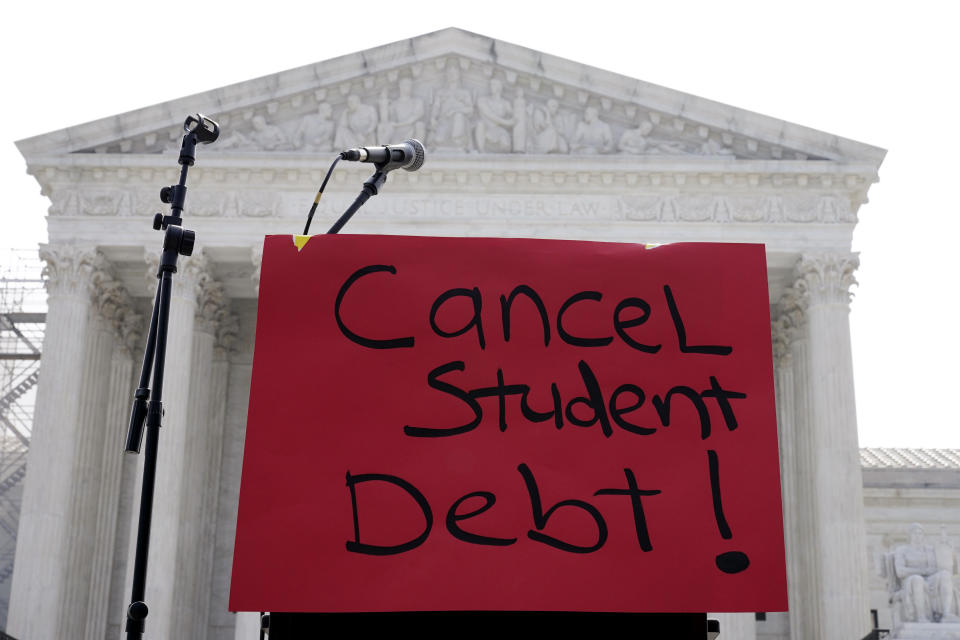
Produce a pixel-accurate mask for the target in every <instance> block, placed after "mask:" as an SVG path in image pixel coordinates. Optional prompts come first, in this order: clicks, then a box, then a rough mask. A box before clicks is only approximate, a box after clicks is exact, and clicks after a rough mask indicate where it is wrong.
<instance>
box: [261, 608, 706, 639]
mask: <svg viewBox="0 0 960 640" xmlns="http://www.w3.org/2000/svg"><path fill="white" fill-rule="evenodd" d="M331 629H349V630H350V633H351V634H353V635H354V636H357V634H360V635H359V637H373V636H372V635H371V636H368V635H367V634H380V633H383V634H390V635H393V636H396V635H398V634H401V635H402V634H404V633H405V632H406V633H410V634H415V637H418V638H450V637H455V636H456V635H457V634H458V630H463V631H467V630H469V632H470V634H471V635H476V634H487V633H489V634H497V635H501V634H503V633H504V632H505V631H507V630H509V629H515V630H518V631H519V630H521V629H525V630H532V631H535V632H536V634H537V636H538V637H544V636H550V635H554V636H556V637H567V638H570V637H577V636H581V634H583V637H592V636H593V634H595V633H596V632H598V631H599V632H603V631H610V630H613V629H629V630H630V635H631V637H635V638H641V639H642V638H651V639H653V638H670V639H671V640H704V638H706V637H707V614H705V613H584V612H553V611H551V612H542V611H413V612H390V613H272V614H270V640H303V639H305V638H315V637H320V635H321V634H323V633H325V632H327V631H329V630H331ZM588 634H589V635H588Z"/></svg>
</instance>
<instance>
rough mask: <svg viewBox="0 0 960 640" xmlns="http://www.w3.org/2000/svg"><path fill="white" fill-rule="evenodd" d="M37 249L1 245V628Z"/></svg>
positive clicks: (42, 303)
mask: <svg viewBox="0 0 960 640" xmlns="http://www.w3.org/2000/svg"><path fill="white" fill-rule="evenodd" d="M41 270H42V265H41V262H40V259H39V257H38V256H37V252H36V250H20V249H6V250H2V251H0V628H5V627H6V620H7V610H8V607H9V602H10V578H11V576H12V575H13V560H14V553H15V551H16V547H17V526H18V524H19V519H20V502H21V498H22V495H23V478H24V476H25V475H26V473H27V451H28V449H29V447H30V431H31V428H32V425H33V410H34V402H35V398H36V389H37V381H38V380H39V378H40V349H41V346H42V344H43V330H44V325H45V322H46V293H45V291H44V288H43V281H42V279H41Z"/></svg>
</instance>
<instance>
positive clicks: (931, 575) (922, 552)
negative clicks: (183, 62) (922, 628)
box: [884, 524, 960, 626]
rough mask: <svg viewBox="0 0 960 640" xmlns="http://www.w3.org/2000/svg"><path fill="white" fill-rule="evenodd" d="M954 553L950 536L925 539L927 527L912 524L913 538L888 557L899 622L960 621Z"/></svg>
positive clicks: (888, 574) (886, 563) (892, 600)
mask: <svg viewBox="0 0 960 640" xmlns="http://www.w3.org/2000/svg"><path fill="white" fill-rule="evenodd" d="M954 569H955V563H954V553H953V549H952V548H951V547H950V544H949V542H948V541H947V540H946V536H945V535H944V536H943V540H941V541H940V543H939V544H937V545H935V546H934V545H930V544H927V543H926V542H925V541H924V536H923V527H922V526H921V525H919V524H912V525H910V541H909V542H908V543H907V544H902V545H900V546H898V547H896V548H895V549H894V550H893V552H892V553H888V554H886V555H885V557H884V574H885V575H886V577H887V585H888V588H889V590H890V603H891V604H892V605H893V614H894V621H895V626H899V625H900V624H901V623H903V622H960V617H958V615H957V613H958V611H957V604H958V603H957V593H956V591H955V589H954Z"/></svg>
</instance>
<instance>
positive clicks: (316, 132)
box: [293, 102, 336, 151]
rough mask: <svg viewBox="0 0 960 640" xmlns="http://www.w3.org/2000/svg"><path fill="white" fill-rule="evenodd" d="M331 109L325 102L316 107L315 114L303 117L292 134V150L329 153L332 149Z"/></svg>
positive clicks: (333, 128) (333, 127) (332, 125)
mask: <svg viewBox="0 0 960 640" xmlns="http://www.w3.org/2000/svg"><path fill="white" fill-rule="evenodd" d="M335 128H336V125H335V124H334V122H333V109H332V108H331V107H330V105H329V104H328V103H326V102H321V103H320V104H319V105H317V112H316V113H312V114H310V115H306V116H304V117H303V118H302V119H301V120H300V124H298V125H297V128H296V129H295V130H294V132H293V147H294V149H302V150H303V151H329V150H330V149H332V148H333V133H334V130H335Z"/></svg>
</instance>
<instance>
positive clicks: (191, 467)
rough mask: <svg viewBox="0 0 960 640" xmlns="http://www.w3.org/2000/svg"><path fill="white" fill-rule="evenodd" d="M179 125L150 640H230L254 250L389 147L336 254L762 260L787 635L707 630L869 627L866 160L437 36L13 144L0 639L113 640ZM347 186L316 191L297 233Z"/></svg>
mask: <svg viewBox="0 0 960 640" xmlns="http://www.w3.org/2000/svg"><path fill="white" fill-rule="evenodd" d="M198 111H199V112H203V113H205V114H207V115H209V116H211V117H213V118H215V119H217V120H218V121H219V122H220V124H221V127H222V130H223V134H222V136H221V139H220V140H219V141H218V142H217V143H215V144H214V145H210V146H203V147H200V148H199V149H198V158H197V165H196V167H194V168H193V169H192V170H191V171H190V176H189V182H188V187H189V192H188V195H187V208H186V213H185V215H184V220H185V223H184V224H185V226H186V227H187V228H190V229H194V230H195V231H196V232H197V238H198V242H197V247H198V248H197V250H196V251H195V254H194V255H193V256H192V257H190V258H185V259H181V268H180V271H179V273H178V274H177V275H176V277H175V279H174V282H175V288H174V299H175V302H174V305H173V307H172V311H171V320H170V345H171V349H170V351H169V352H168V360H167V383H166V386H165V397H164V404H165V406H166V408H167V413H166V416H165V420H164V427H163V430H162V435H161V445H160V459H159V467H158V476H157V480H158V482H157V494H156V501H155V505H154V523H155V525H154V535H153V538H152V540H151V547H150V567H151V570H150V576H149V580H148V593H147V602H148V603H149V604H150V608H151V613H150V616H149V618H148V630H149V632H150V635H151V636H152V637H158V638H174V637H188V638H216V639H221V638H222V639H226V638H234V637H238V638H240V637H253V636H251V635H249V633H250V627H249V626H248V625H249V620H248V619H247V618H244V617H242V616H237V615H235V614H231V613H229V612H228V611H227V608H226V601H227V594H228V588H229V577H230V566H231V560H232V547H233V536H234V523H235V515H236V507H237V493H238V488H239V475H240V463H241V459H242V448H243V434H244V424H245V412H246V403H247V394H248V390H249V382H250V369H251V362H252V347H253V334H254V326H255V317H256V299H257V284H258V277H259V264H260V256H261V253H260V247H261V244H262V240H263V236H264V235H265V234H292V233H299V232H300V230H301V229H302V226H303V222H304V219H305V215H306V212H307V210H308V208H309V206H310V204H311V203H312V201H313V196H314V193H315V191H316V189H317V187H318V186H319V183H320V181H321V179H322V178H323V175H324V172H325V171H326V168H327V165H328V164H329V162H330V161H332V159H333V157H334V152H335V150H339V149H340V148H345V147H352V146H358V145H363V144H373V143H375V142H383V141H388V142H399V141H402V140H403V139H405V138H410V137H417V138H419V139H422V140H423V141H424V143H425V145H426V147H427V149H428V156H427V162H426V164H425V166H424V167H423V168H422V169H421V170H420V171H417V172H415V173H407V172H402V171H395V172H392V173H391V174H390V177H389V179H388V181H387V184H386V187H385V189H384V192H383V194H382V195H380V196H378V197H376V198H373V199H372V200H371V201H370V202H368V203H367V204H366V205H365V207H364V209H363V210H362V211H361V213H360V214H358V215H357V217H356V218H355V219H354V220H352V221H351V222H350V223H349V225H348V227H347V231H348V232H352V233H388V234H417V235H470V236H516V237H541V238H568V239H588V240H603V241H623V242H653V243H656V242H676V241H713V242H762V243H764V244H765V245H766V248H767V263H768V276H769V292H770V305H771V307H770V308H771V317H772V318H773V321H772V327H771V331H772V336H773V341H774V353H775V372H776V389H777V404H778V422H779V436H780V456H781V482H782V490H783V501H784V519H785V529H786V531H787V534H786V541H785V544H786V549H787V564H788V567H787V569H788V576H789V577H788V580H789V598H790V613H789V614H784V615H783V616H781V617H780V618H777V620H778V622H777V623H776V625H773V624H772V623H771V624H770V625H766V627H765V626H764V624H762V623H761V624H756V623H755V622H754V620H753V616H752V614H750V615H748V616H744V615H740V616H728V617H727V618H728V619H729V620H728V626H727V627H726V628H727V629H729V630H730V632H729V635H727V636H726V637H728V638H734V637H737V635H738V634H739V635H740V637H754V636H755V635H756V634H757V633H760V634H761V635H765V637H784V638H786V637H789V638H794V639H804V640H808V639H809V640H819V639H823V640H833V639H837V640H851V639H857V640H859V639H860V638H863V636H864V635H865V634H866V633H867V632H868V631H869V630H870V629H871V628H872V624H871V620H870V610H871V608H873V609H876V608H877V607H878V606H880V605H877V604H876V602H875V600H876V597H875V596H874V595H873V594H874V591H875V589H874V590H872V588H873V587H875V585H873V583H871V582H870V580H871V578H869V576H871V575H873V565H872V564H871V563H872V562H873V560H872V559H871V557H870V556H868V548H870V549H872V548H873V547H872V546H870V545H873V544H874V542H875V540H874V538H873V537H868V534H867V528H866V527H867V524H868V523H869V522H870V521H869V520H865V507H864V504H865V503H864V485H863V479H862V476H861V465H860V458H859V455H860V452H859V449H858V446H857V431H856V413H855V403H854V394H853V370H852V359H851V354H850V331H849V324H848V311H849V302H850V295H851V287H852V285H854V284H855V271H856V268H857V264H858V258H857V256H856V254H854V253H852V252H851V239H852V233H853V229H854V226H855V224H856V222H857V212H858V210H859V208H860V206H861V205H862V204H863V203H865V202H866V201H867V192H868V190H869V188H870V185H872V184H873V183H874V182H876V180H877V171H878V168H879V166H880V163H881V162H882V160H883V157H884V153H885V152H884V151H883V150H882V149H877V148H875V147H871V146H869V145H865V144H861V143H858V142H854V141H851V140H846V139H844V138H840V137H838V136H835V135H831V134H827V133H823V132H819V131H815V130H812V129H808V128H805V127H802V126H799V125H794V124H790V123H786V122H783V121H779V120H775V119H773V118H769V117H765V116H761V115H758V114H755V113H751V112H747V111H744V110H741V109H737V108H734V107H730V106H726V105H721V104H718V103H715V102H711V101H709V100H705V99H702V98H698V97H695V96H690V95H687V94H683V93H680V92H676V91H673V90H669V89H665V88H663V87H659V86H655V85H650V84H647V83H644V82H642V81H640V80H635V79H631V78H626V77H623V76H620V75H617V74H613V73H609V72H606V71H602V70H599V69H595V68H590V67H586V66H584V65H581V64H578V63H575V62H571V61H568V60H563V59H560V58H556V57H553V56H549V55H547V54H543V53H540V52H537V51H532V50H530V49H526V48H523V47H520V46H516V45H512V44H509V43H504V42H500V41H496V40H492V39H489V38H486V37H483V36H479V35H475V34H471V33H468V32H465V31H461V30H458V29H447V30H443V31H439V32H435V33H431V34H427V35H424V36H420V37H417V38H414V39H411V40H406V41H402V42H397V43H393V44H388V45H385V46H382V47H377V48H374V49H370V50H367V51H364V52H360V53H355V54H351V55H348V56H343V57H340V58H335V59H332V60H328V61H325V62H321V63H318V64H315V65H310V66H307V67H302V68H298V69H293V70H290V71H285V72H281V73H278V74H275V75H272V76H267V77H264V78H257V79H253V80H250V81H247V82H243V83H240V84H237V85H231V86H228V87H223V88H219V89H214V90H211V91H209V92H206V93H203V94H199V95H195V96H189V97H186V98H181V99H176V100H172V101H170V102H166V103H162V104H158V105H154V106H150V107H146V108H144V109H140V110H137V111H133V112H130V113H125V114H120V115H117V116H114V117H111V118H106V119H103V120H99V121H95V122H91V123H87V124H83V125H79V126H76V127H71V128H68V129H64V130H61V131H56V132H52V133H49V134H45V135H41V136H37V137H34V138H30V139H27V140H22V141H20V142H19V143H18V146H19V148H20V150H21V152H22V153H23V155H24V157H25V158H26V160H27V164H28V170H29V172H30V173H31V174H32V175H33V176H34V177H35V178H36V179H37V181H38V182H39V183H40V185H41V188H42V192H43V194H44V195H45V196H47V197H48V198H49V200H50V203H51V205H50V209H49V217H48V227H49V242H48V244H47V245H45V246H44V247H43V248H42V250H41V255H42V257H43V259H44V260H45V261H46V264H47V271H46V280H47V287H48V294H49V312H48V316H47V338H46V341H45V343H44V348H43V358H42V362H41V381H40V386H39V391H38V397H37V403H36V404H37V411H36V416H35V424H34V429H33V434H34V435H33V441H32V444H31V450H30V463H29V465H30V466H29V471H28V475H27V478H26V484H25V488H24V498H23V508H22V512H21V525H20V533H19V536H18V547H17V556H16V558H17V560H16V565H15V571H14V576H13V588H12V596H11V598H12V599H11V608H10V617H9V622H8V631H9V633H11V634H13V635H14V636H16V637H17V638H21V639H22V640H27V639H33V638H61V637H68V636H69V637H77V634H76V630H77V629H81V630H82V637H84V638H90V639H94V638H96V639H100V638H105V637H106V638H117V637H119V636H120V633H121V625H122V619H123V615H124V614H123V611H124V607H125V605H126V602H127V599H128V598H129V581H130V576H129V574H130V572H131V571H130V567H131V557H132V548H133V547H132V544H133V540H132V538H133V537H134V534H135V524H136V522H135V520H136V510H137V501H138V494H139V482H138V480H137V478H138V473H139V470H138V467H137V465H138V463H139V462H140V461H139V460H138V459H137V458H132V457H121V456H120V455H119V454H118V452H119V451H120V448H121V447H122V440H123V436H124V431H125V429H126V422H127V412H128V410H129V402H130V396H131V391H132V389H133V388H134V386H135V380H134V376H135V375H137V373H138V372H139V361H140V349H141V345H142V342H143V332H144V330H145V327H146V320H145V318H146V317H147V316H148V314H149V306H150V303H151V302H152V291H153V287H154V286H155V282H156V279H155V275H156V260H157V256H158V254H159V245H160V241H161V240H160V234H158V233H156V232H154V231H153V230H152V229H151V227H150V220H151V218H152V214H153V213H154V212H155V211H157V210H159V208H158V207H159V204H160V203H159V202H158V199H157V194H158V190H159V188H160V187H161V186H165V185H168V184H173V183H174V182H176V177H177V174H178V166H177V164H176V157H177V151H178V148H179V141H180V138H181V136H182V123H183V119H184V117H185V116H186V115H187V114H190V113H195V112H198ZM344 164H346V163H344ZM369 173H370V171H369V167H366V166H356V165H354V166H344V165H343V164H341V165H340V166H339V167H338V168H337V170H336V172H335V173H334V177H333V180H332V182H331V185H330V186H329V187H328V189H327V193H326V195H325V196H324V199H323V200H322V201H321V204H320V208H319V210H318V214H317V215H318V217H317V219H316V220H315V221H314V227H313V230H314V232H321V231H322V230H323V229H325V226H324V225H329V224H330V222H331V221H332V220H333V219H334V218H335V217H336V215H337V214H339V212H341V211H342V210H343V209H345V208H346V206H347V205H348V204H349V203H350V202H352V200H353V198H354V197H355V195H356V194H357V193H358V192H359V189H360V185H361V183H362V181H363V179H364V178H366V177H367V176H368V175H369ZM871 490H872V489H870V488H869V487H868V489H867V491H868V499H867V503H866V504H867V512H868V514H869V513H871V509H873V508H874V505H875V503H873V502H871V501H870V497H869V496H870V495H871V494H870V493H869V492H870V491H871ZM955 533H960V530H958V531H957V532H955ZM890 534H891V535H895V534H894V532H890ZM904 534H905V532H904ZM871 536H872V534H871ZM891 540H892V538H891ZM868 543H869V544H868ZM51 603H57V605H56V606H51ZM238 620H239V622H238ZM777 625H779V626H777ZM737 629H742V630H737ZM764 629H766V631H765V630H764ZM245 634H246V635H245Z"/></svg>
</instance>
